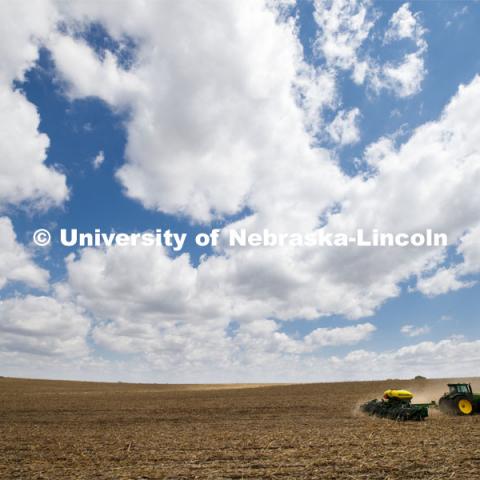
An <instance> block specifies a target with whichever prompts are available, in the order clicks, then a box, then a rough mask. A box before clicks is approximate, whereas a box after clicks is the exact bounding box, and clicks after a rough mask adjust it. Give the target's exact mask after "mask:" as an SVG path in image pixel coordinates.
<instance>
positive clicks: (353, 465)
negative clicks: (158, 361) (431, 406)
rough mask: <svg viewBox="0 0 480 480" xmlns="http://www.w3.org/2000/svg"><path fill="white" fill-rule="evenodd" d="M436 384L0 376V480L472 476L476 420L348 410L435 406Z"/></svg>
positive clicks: (478, 434) (479, 449) (479, 471)
mask: <svg viewBox="0 0 480 480" xmlns="http://www.w3.org/2000/svg"><path fill="white" fill-rule="evenodd" d="M445 383H446V380H428V381H384V382H354V383H331V384H326V383H323V384H306V385H276V386H263V387H262V386H258V385H257V386H256V387H257V388H239V387H252V386H255V385H243V386H238V385H234V386H220V387H219V386H212V385H210V386H192V385H190V386H189V385H133V384H115V383H112V384H107V383H87V382H59V381H40V380H19V379H8V378H0V478H1V479H2V480H3V479H5V480H13V479H25V480H30V479H36V480H39V479H48V480H50V479H62V480H63V479H97V480H104V479H105V480H107V479H108V480H113V479H122V480H124V479H136V480H140V479H143V480H147V479H193V478H202V479H203V478H210V479H241V478H248V479H252V478H255V479H274V478H282V479H286V478H288V479H369V480H370V479H382V480H386V479H402V480H405V479H412V480H419V479H432V480H433V479H435V480H439V479H462V480H463V479H465V480H467V479H468V480H474V479H477V478H480V415H478V416H473V417H446V416H444V415H442V414H440V413H438V412H434V414H433V415H432V416H431V417H430V418H429V419H427V421H425V422H421V423H415V422H411V423H396V422H393V421H390V420H386V419H379V418H372V417H367V416H364V415H363V414H360V413H359V412H358V411H357V409H356V407H357V405H358V404H359V403H361V401H363V400H368V399H371V398H374V397H379V396H381V393H382V392H383V390H385V389H386V388H391V387H402V388H409V389H411V390H412V391H413V392H414V393H415V392H417V393H418V394H419V395H418V397H419V400H422V401H423V400H431V399H437V400H438V396H439V394H440V393H441V392H443V390H444V389H445V388H444V385H445ZM472 383H473V384H474V386H475V387H476V390H477V391H479V390H480V382H479V381H478V380H475V381H473V382H472ZM232 387H233V388H232ZM430 395H431V396H430ZM420 397H421V398H420Z"/></svg>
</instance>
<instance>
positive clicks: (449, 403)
mask: <svg viewBox="0 0 480 480" xmlns="http://www.w3.org/2000/svg"><path fill="white" fill-rule="evenodd" d="M448 390H449V391H448V392H447V393H444V394H443V396H442V397H441V398H440V400H439V401H438V407H439V408H440V411H441V412H443V413H446V414H449V415H472V414H474V413H480V393H473V392H472V386H471V385H470V384H469V383H449V384H448Z"/></svg>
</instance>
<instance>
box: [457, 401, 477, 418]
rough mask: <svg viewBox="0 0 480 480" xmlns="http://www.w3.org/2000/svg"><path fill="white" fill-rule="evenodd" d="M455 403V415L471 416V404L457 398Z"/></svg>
mask: <svg viewBox="0 0 480 480" xmlns="http://www.w3.org/2000/svg"><path fill="white" fill-rule="evenodd" d="M455 403H456V404H457V413H458V414H459V415H471V414H472V412H473V405H472V402H471V401H470V400H469V399H468V398H465V397H460V398H457V399H456V401H455Z"/></svg>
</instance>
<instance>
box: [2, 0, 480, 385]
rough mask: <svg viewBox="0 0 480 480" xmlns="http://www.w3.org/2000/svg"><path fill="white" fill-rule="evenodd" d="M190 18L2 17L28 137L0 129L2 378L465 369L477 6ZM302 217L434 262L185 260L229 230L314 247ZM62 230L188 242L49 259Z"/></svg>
mask: <svg viewBox="0 0 480 480" xmlns="http://www.w3.org/2000/svg"><path fill="white" fill-rule="evenodd" d="M179 3H180V4H181V3H182V2H179ZM165 4H168V2H165ZM207 4H208V8H205V11H195V9H196V8H197V7H196V6H193V5H189V6H188V7H186V6H185V4H184V5H183V7H184V8H182V6H178V5H177V6H176V7H175V8H172V9H170V10H168V9H166V7H162V6H159V5H158V4H156V2H146V3H144V4H142V5H141V4H140V3H137V2H135V1H133V0H125V2H124V7H125V9H126V10H127V12H129V14H130V15H133V16H132V18H133V20H132V21H131V22H129V21H127V20H125V19H122V18H120V14H119V12H118V11H117V10H118V9H116V8H114V7H113V4H108V3H106V4H105V8H104V9H101V8H97V7H96V6H95V4H94V2H91V3H90V2H85V4H84V5H82V6H80V5H79V6H77V7H73V6H65V5H64V6H60V5H59V4H58V3H56V2H53V1H52V2H49V1H44V2H39V3H38V5H35V7H31V8H30V7H29V6H28V3H27V2H19V4H18V5H19V6H17V7H14V6H13V5H12V4H6V3H5V4H3V5H2V7H1V8H2V9H5V10H6V11H5V14H4V15H2V20H0V23H1V24H3V29H2V32H1V33H2V35H4V36H6V35H9V34H10V33H11V30H10V29H11V28H12V27H11V26H12V25H14V24H15V22H16V21H20V22H23V24H22V28H19V29H18V30H17V32H16V35H18V37H17V38H15V41H16V42H17V44H18V45H24V46H25V48H24V49H23V50H22V48H18V51H19V52H20V53H18V55H17V57H15V56H14V55H13V56H12V55H11V54H10V51H11V49H13V48H14V46H13V45H10V44H9V43H8V42H4V45H5V46H4V47H3V50H1V49H0V70H2V77H1V79H0V80H1V81H0V87H1V88H2V89H3V90H4V92H5V94H6V95H8V96H10V97H11V98H12V99H14V100H13V102H17V103H18V104H19V105H26V107H25V110H24V113H23V114H22V115H24V116H25V118H27V117H28V119H29V120H28V121H27V120H25V118H24V117H22V118H20V115H21V114H20V113H18V112H17V113H12V115H11V116H9V115H8V114H4V117H5V118H4V119H3V120H2V119H0V120H1V121H3V122H8V123H9V124H10V125H13V127H12V128H13V130H12V132H13V133H12V132H10V134H8V132H7V131H6V129H5V133H4V134H3V135H2V136H0V144H3V150H2V152H3V154H2V155H3V156H2V160H0V177H1V176H3V177H4V183H3V184H4V185H6V187H5V192H4V194H3V195H2V196H0V217H2V219H3V220H4V223H3V224H1V226H2V228H3V230H2V231H3V232H4V234H5V236H6V237H8V238H10V240H9V241H8V242H7V241H5V242H4V244H2V243H0V246H2V245H3V246H2V247H1V248H2V249H3V259H4V260H3V261H4V266H3V267H2V268H0V299H2V303H1V304H0V305H1V306H2V307H1V310H0V338H1V337H3V340H0V358H2V362H1V363H2V365H4V367H3V370H4V373H5V374H8V375H17V376H39V377H60V378H85V379H107V380H117V379H121V380H130V381H137V380H138V381H170V382H171V381H175V380H178V381H200V382H201V381H205V382H207V381H279V380H298V381H301V380H318V381H321V380H332V379H355V378H369V377H372V378H384V377H391V376H400V377H406V376H409V375H413V374H425V375H429V376H430V375H436V376H438V375H444V374H445V375H456V374H462V375H463V374H464V372H467V373H469V374H473V373H475V372H476V370H475V368H476V366H475V362H476V359H477V357H478V355H480V328H479V327H478V322H476V318H475V315H476V310H477V308H476V307H477V306H478V300H477V299H478V296H479V289H480V287H479V286H478V285H477V283H476V281H477V279H478V274H479V273H480V261H479V260H478V258H480V253H477V252H480V251H479V248H480V247H478V242H477V241H476V240H477V239H479V240H480V235H479V233H478V232H479V229H480V218H479V215H478V214H479V211H478V203H477V199H476V198H475V193H474V190H473V187H472V184H473V185H474V180H475V179H476V178H477V175H479V174H478V165H480V164H479V159H480V152H478V145H477V143H478V142H476V140H477V137H476V135H477V131H476V130H475V129H474V128H473V127H472V128H470V125H471V123H469V120H468V118H469V117H470V115H473V113H472V114H471V113H470V111H469V109H470V108H471V109H472V111H473V112H474V111H476V109H478V110H480V101H478V98H480V96H479V95H476V89H479V93H480V87H478V85H477V83H475V76H476V75H477V74H479V73H480V55H479V53H478V48H477V45H478V44H479V40H480V38H479V37H480V30H479V29H478V24H479V22H480V5H479V4H478V3H477V2H470V1H469V2H461V1H455V2H453V1H452V2H443V1H442V2H440V1H429V2H427V1H421V2H420V1H412V2H409V3H405V2H397V1H388V2H387V1H377V2H368V1H360V0H359V1H354V0H348V1H347V0H345V1H344V0H338V1H337V0H335V1H333V2H330V1H318V2H310V1H307V0H299V1H298V2H297V4H295V3H293V4H292V5H290V6H288V7H285V8H283V7H281V6H278V5H276V4H273V5H276V6H271V5H270V6H264V5H263V4H262V3H261V2H256V4H255V6H253V5H250V8H249V7H248V6H244V7H242V6H240V5H234V2H232V3H231V4H228V3H227V4H223V5H221V4H220V3H219V2H214V1H212V2H207ZM207 14H209V15H212V16H211V17H208V16H207ZM126 17H128V15H126ZM359 18H361V19H363V20H362V21H361V22H359V21H358V19H359ZM322 19H323V21H324V23H322ZM334 19H337V20H338V24H339V25H340V26H338V24H337V23H335V21H333V20H334ZM229 22H231V23H229ZM177 23H178V24H180V25H185V29H184V31H182V32H178V31H177V30H175V25H176V24H177ZM170 24H171V25H172V26H171V28H170ZM337 27H338V28H337ZM345 31H347V32H348V35H347V37H342V35H343V34H344V32H345ZM362 32H363V33H364V34H365V35H363V36H362ZM262 37H263V38H262ZM5 38H6V37H5ZM12 41H13V40H12ZM332 45H333V47H332ZM339 46H340V47H341V48H339V49H336V48H337V47H339ZM9 49H10V50H9ZM32 52H33V53H32ZM22 55H24V58H23V57H22ZM2 57H3V59H2ZM408 59H410V60H412V63H410V64H409V63H408V61H407V60H408ZM362 68H363V69H364V70H363V72H364V73H363V75H360V77H361V78H360V77H357V76H356V75H357V73H358V72H360V70H361V69H362ZM12 72H14V73H12ZM462 84H463V85H466V86H467V87H466V90H465V91H462V92H460V93H457V92H459V87H460V85H462ZM318 85H320V87H318ZM15 95H18V96H17V97H14V96H15ZM10 97H9V98H10ZM457 97H458V101H456V102H455V101H454V102H453V103H451V101H452V98H457ZM464 97H465V98H467V100H463V98H464ZM468 98H472V99H474V100H473V101H470V100H468ZM462 102H463V103H462ZM449 104H450V105H451V106H450V107H448V112H447V113H443V114H442V112H444V109H445V108H446V106H447V105H449ZM464 104H465V105H466V106H467V107H468V108H467V110H465V107H464ZM8 105H9V106H10V108H13V107H12V105H14V103H12V102H10V103H9V104H8ZM32 106H33V107H34V109H35V110H36V112H37V115H38V117H36V116H35V110H33V109H32V108H31V107H32ZM7 108H8V107H7V106H5V105H4V107H3V109H4V112H7V111H8V110H6V109H7ZM12 112H13V110H12ZM349 112H351V114H352V116H351V117H348V114H349ZM35 118H38V125H35ZM463 118H465V119H466V120H465V124H463V123H462V119H463ZM6 124H7V123H5V125H6ZM32 125H33V127H32ZM425 125H427V127H425ZM428 125H431V126H432V127H431V128H432V129H433V130H432V132H433V133H429V132H428V131H427V130H426V129H427V128H429V127H428ZM17 126H18V128H17ZM22 128H23V129H24V131H22ZM436 132H440V133H438V134H437V133H436ZM286 133H287V135H285V134H286ZM39 134H44V136H46V137H48V139H49V146H48V149H45V147H44V146H42V145H40V144H39V143H38V141H39V140H38V135H39ZM16 135H18V138H17V137H16ZM46 137H44V138H46ZM447 137H448V138H450V137H451V138H454V139H456V140H455V141H458V142H459V143H458V144H455V145H453V146H452V145H451V144H450V143H449V142H448V141H447V140H445V138H447ZM30 139H32V140H31V141H32V146H31V147H28V148H27V147H26V145H30V144H29V142H30ZM382 140H384V141H385V142H386V143H382ZM16 142H17V143H16ZM442 142H443V143H442ZM422 148H424V151H423V150H422ZM22 149H25V152H23V150H22ZM378 151H380V153H381V156H380V160H378V158H377V157H376V155H377V153H376V152H378ZM12 152H13V153H12ZM99 152H103V155H104V161H103V162H102V163H101V165H99V166H98V167H95V166H94V164H93V161H94V158H95V157H96V156H97V155H98V154H99ZM372 152H373V153H372ZM412 152H414V153H412ZM42 153H43V158H42ZM20 157H21V159H20V160H18V158H20ZM16 162H19V163H18V164H19V165H20V163H21V165H22V168H19V170H18V171H16V170H15V169H14V171H12V169H11V168H10V167H8V165H12V164H14V163H16ZM1 163H3V164H4V165H3V167H2V166H1ZM40 168H41V169H43V170H41V171H40V170H39V169H40ZM47 169H48V170H47ZM46 172H50V173H49V174H47V173H46ZM52 172H55V178H54V177H53V176H52V175H53V173H52ZM367 173H368V176H364V175H365V174H367ZM49 175H50V176H49ZM37 176H38V178H37ZM60 177H62V178H63V179H64V182H66V186H67V189H68V193H67V189H65V190H64V191H62V192H60V190H61V189H60V187H59V186H58V185H59V183H58V182H59V178H60ZM24 184H25V186H24ZM30 185H33V187H31V186H30ZM469 189H472V190H471V191H470V190H469ZM53 192H59V193H55V194H54V193H53ZM437 200H438V202H437ZM457 214H458V215H457ZM457 216H458V218H457ZM320 218H326V228H327V229H328V228H332V229H333V228H337V229H338V228H340V229H341V228H344V229H347V230H349V229H350V228H353V226H355V227H357V228H366V229H368V228H372V227H380V228H382V229H385V230H388V229H390V230H392V229H393V230H395V229H397V228H398V229H400V230H401V229H402V228H403V229H407V230H409V231H410V230H411V231H419V229H420V230H421V229H427V228H433V229H438V230H441V231H446V232H448V234H449V240H450V245H449V247H448V248H447V249H431V250H429V249H424V250H422V249H417V250H408V251H399V249H397V248H396V249H392V250H391V251H388V249H387V250H385V249H379V250H382V251H373V250H375V249H373V250H372V251H369V252H368V253H367V254H364V252H360V251H358V250H357V249H356V248H354V247H352V248H351V249H350V251H348V252H346V251H343V250H338V251H335V252H324V251H317V252H315V253H313V254H311V252H310V251H298V250H297V251H292V250H291V249H283V250H282V249H281V248H278V249H274V250H272V251H271V252H268V253H264V252H262V251H236V250H235V249H230V250H229V249H228V248H227V249H224V250H222V249H219V250H214V249H211V248H200V247H198V246H196V245H195V243H194V242H193V237H194V235H195V234H196V233H198V232H202V231H210V230H211V229H212V228H227V227H229V226H232V225H235V226H244V225H246V226H248V227H249V228H251V229H253V230H254V229H257V230H260V229H263V228H269V229H272V230H274V231H275V230H277V231H278V230H280V231H289V232H293V231H301V232H309V231H312V230H314V229H316V228H318V225H319V223H320V222H319V219H320ZM38 228H47V229H48V230H50V232H51V233H52V237H53V241H52V244H51V246H50V247H46V248H41V247H35V246H34V244H33V243H32V234H33V232H34V231H35V230H36V229H38ZM60 228H67V229H71V228H77V229H78V230H79V231H81V232H92V231H93V230H94V229H96V228H99V229H101V230H102V231H104V232H111V231H115V232H125V233H132V232H144V231H147V230H152V229H155V228H161V229H163V230H165V229H170V230H172V231H175V232H185V233H187V234H188V241H187V244H186V247H185V248H184V249H183V250H182V251H181V252H177V253H175V252H172V251H171V250H170V251H169V250H164V249H158V248H157V249H156V250H155V249H143V248H138V249H135V248H133V247H132V248H128V249H123V250H122V248H121V247H112V248H110V249H104V248H102V247H100V248H97V249H95V248H87V249H85V250H81V249H80V248H75V247H72V248H67V247H64V246H62V245H61V244H60V242H59V237H58V232H59V230H60ZM13 235H16V240H14V239H13V240H12V238H13ZM254 250H255V249H254ZM1 259H2V252H0V260H1ZM47 277H48V278H47ZM459 350H462V351H464V352H465V351H466V352H470V359H471V360H470V363H468V364H467V365H465V364H463V363H461V362H464V360H461V361H460V363H459V359H458V358H457V356H456V355H458V354H457V353H456V352H457V351H459ZM442 359H444V360H443V361H442ZM422 365H425V366H422ZM456 365H461V369H460V370H459V371H458V372H457V371H456V369H455V368H456ZM0 373H1V372H0Z"/></svg>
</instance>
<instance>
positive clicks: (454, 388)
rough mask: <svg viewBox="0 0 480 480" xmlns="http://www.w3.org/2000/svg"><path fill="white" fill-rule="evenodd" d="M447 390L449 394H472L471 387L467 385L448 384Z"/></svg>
mask: <svg viewBox="0 0 480 480" xmlns="http://www.w3.org/2000/svg"><path fill="white" fill-rule="evenodd" d="M448 390H449V391H450V393H463V394H467V395H471V394H472V386H471V385H470V384H469V383H449V384H448Z"/></svg>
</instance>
